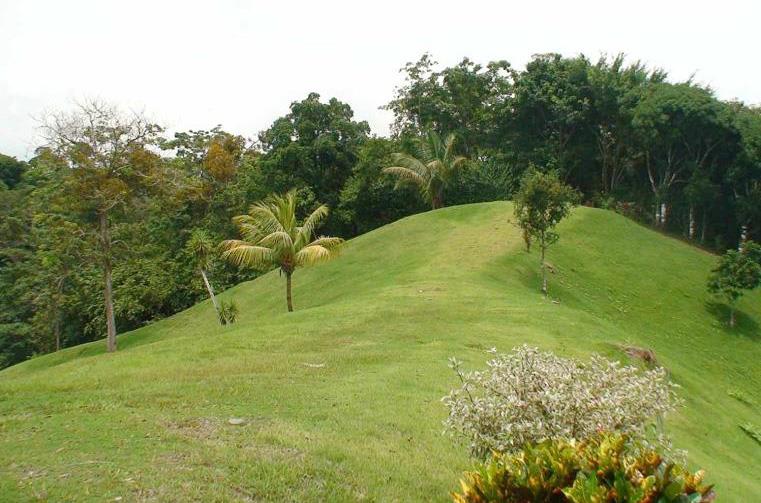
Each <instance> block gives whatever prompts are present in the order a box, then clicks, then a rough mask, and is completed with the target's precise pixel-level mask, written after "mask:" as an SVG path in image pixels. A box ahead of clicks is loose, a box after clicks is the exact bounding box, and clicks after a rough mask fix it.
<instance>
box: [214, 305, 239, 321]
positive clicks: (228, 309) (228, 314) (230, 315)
mask: <svg viewBox="0 0 761 503" xmlns="http://www.w3.org/2000/svg"><path fill="white" fill-rule="evenodd" d="M237 320H238V305H237V304H236V303H235V301H234V300H231V301H230V302H227V301H224V300H223V301H222V302H221V303H220V304H219V322H220V323H221V324H222V325H232V324H233V323H235V322H236V321H237Z"/></svg>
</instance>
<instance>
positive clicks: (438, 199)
mask: <svg viewBox="0 0 761 503" xmlns="http://www.w3.org/2000/svg"><path fill="white" fill-rule="evenodd" d="M443 207H444V196H442V195H441V194H436V195H435V196H433V197H432V198H431V208H432V209H434V210H438V209H439V208H443Z"/></svg>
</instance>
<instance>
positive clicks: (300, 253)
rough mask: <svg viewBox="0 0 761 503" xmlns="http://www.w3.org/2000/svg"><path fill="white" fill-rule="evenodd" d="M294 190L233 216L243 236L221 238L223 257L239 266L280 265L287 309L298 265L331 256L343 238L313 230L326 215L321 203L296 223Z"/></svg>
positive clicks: (290, 302)
mask: <svg viewBox="0 0 761 503" xmlns="http://www.w3.org/2000/svg"><path fill="white" fill-rule="evenodd" d="M297 203H298V201H297V198H296V191H293V190H291V191H290V192H288V193H286V194H285V195H272V196H270V197H268V198H267V199H265V200H264V201H260V202H258V203H255V204H253V205H252V206H251V209H250V210H249V212H248V214H247V215H240V216H237V217H235V224H236V225H237V227H238V230H239V232H240V234H241V236H242V237H243V240H228V241H224V242H222V248H223V249H224V252H223V257H224V258H226V259H228V260H230V261H231V262H232V263H234V264H235V265H238V266H247V267H253V268H256V269H259V270H268V269H271V268H273V267H279V268H280V271H281V272H282V273H283V274H285V278H286V301H287V304H288V311H293V300H292V296H291V276H292V275H293V273H294V271H295V270H296V269H297V268H299V267H305V266H309V265H313V264H316V263H318V262H323V261H326V260H330V259H331V258H333V257H335V256H336V253H337V252H338V249H339V247H340V245H341V243H342V242H343V240H342V239H341V238H337V237H328V236H320V237H318V238H317V239H313V235H314V231H315V229H316V228H317V227H319V225H320V223H321V222H322V221H323V220H324V219H325V217H327V215H328V207H327V206H326V205H321V206H319V207H318V208H317V209H315V210H314V211H313V212H312V213H311V214H310V215H309V216H308V217H306V218H305V219H304V220H303V222H302V223H301V225H299V224H298V223H297V217H296V210H297Z"/></svg>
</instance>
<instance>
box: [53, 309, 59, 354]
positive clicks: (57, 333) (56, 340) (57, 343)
mask: <svg viewBox="0 0 761 503" xmlns="http://www.w3.org/2000/svg"><path fill="white" fill-rule="evenodd" d="M53 333H54V334H55V350H56V351H60V350H61V316H60V315H59V314H58V313H56V318H55V324H54V325H53Z"/></svg>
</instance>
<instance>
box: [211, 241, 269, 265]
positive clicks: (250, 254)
mask: <svg viewBox="0 0 761 503" xmlns="http://www.w3.org/2000/svg"><path fill="white" fill-rule="evenodd" d="M221 247H222V249H223V250H224V251H223V252H222V258H224V259H225V260H229V261H230V262H231V263H233V264H235V265H237V266H246V267H253V268H255V269H264V268H268V267H272V266H273V265H276V264H275V263H274V260H273V256H272V250H271V249H269V248H266V247H264V246H257V245H252V244H250V243H248V242H246V241H241V240H237V239H230V240H227V241H223V242H222V243H221Z"/></svg>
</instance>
